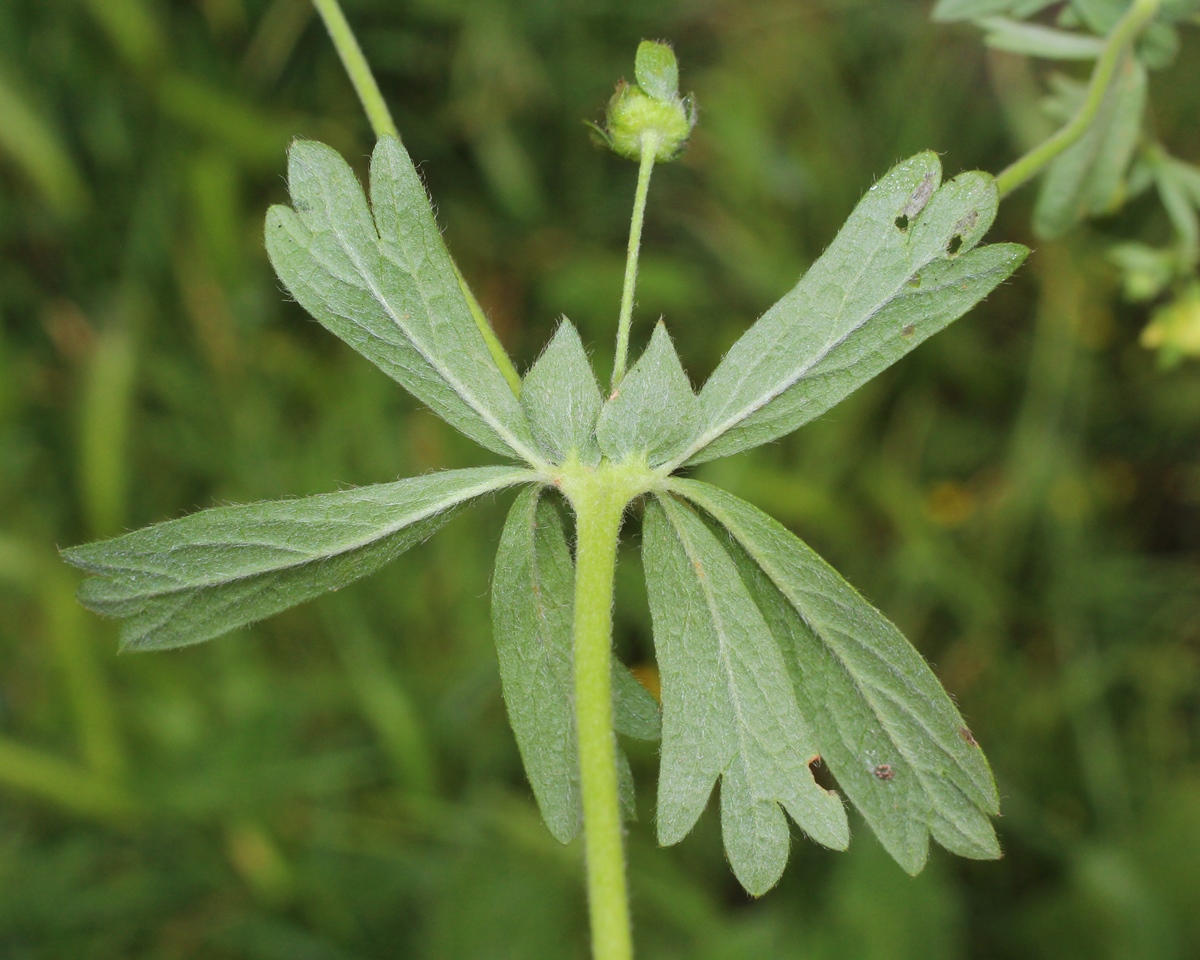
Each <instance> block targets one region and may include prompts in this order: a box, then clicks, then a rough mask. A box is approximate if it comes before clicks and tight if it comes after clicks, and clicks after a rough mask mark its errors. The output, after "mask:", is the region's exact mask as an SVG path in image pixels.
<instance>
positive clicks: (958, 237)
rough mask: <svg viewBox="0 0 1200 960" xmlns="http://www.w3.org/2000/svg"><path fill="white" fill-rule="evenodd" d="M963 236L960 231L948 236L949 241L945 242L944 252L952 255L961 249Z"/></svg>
mask: <svg viewBox="0 0 1200 960" xmlns="http://www.w3.org/2000/svg"><path fill="white" fill-rule="evenodd" d="M962 245H963V238H962V234H961V233H956V234H955V235H954V236H952V237H951V238H950V242H949V243H948V244H946V254H947V255H948V256H951V257H953V256H954V255H956V254H957V253H958V251H959V250H961V249H962Z"/></svg>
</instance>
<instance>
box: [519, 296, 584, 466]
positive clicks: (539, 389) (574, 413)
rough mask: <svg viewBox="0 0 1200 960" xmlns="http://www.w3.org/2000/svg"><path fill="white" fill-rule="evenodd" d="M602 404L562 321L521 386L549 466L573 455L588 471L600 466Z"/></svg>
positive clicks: (578, 343) (578, 344) (574, 335)
mask: <svg viewBox="0 0 1200 960" xmlns="http://www.w3.org/2000/svg"><path fill="white" fill-rule="evenodd" d="M603 405H604V397H603V396H602V395H601V393H600V385H599V384H597V383H596V375H595V373H593V372H592V364H591V362H590V361H589V360H588V355H587V351H586V350H585V349H584V347H583V341H582V340H580V339H579V333H578V331H576V329H575V326H574V324H572V323H571V321H570V320H567V319H566V318H565V317H564V318H563V321H562V323H561V324H559V327H558V330H557V331H556V332H555V334H554V336H553V337H552V338H551V340H550V343H549V344H548V345H547V347H546V349H545V350H544V351H542V355H541V356H540V357H538V359H537V362H536V363H534V365H533V366H532V367H531V368H530V369H529V372H528V373H527V374H525V379H524V380H523V381H522V383H521V406H522V407H524V409H525V415H526V417H527V418H528V419H529V427H530V429H531V430H532V431H533V437H534V440H536V441H537V444H538V447H539V449H541V451H542V453H543V454H545V456H546V457H547V458H548V459H549V460H550V462H551V463H563V462H565V461H566V460H568V459H569V458H570V456H571V455H572V454H574V455H575V456H576V457H578V458H579V462H580V463H584V464H587V465H588V466H595V465H596V464H597V463H599V462H600V448H599V447H598V446H597V445H596V419H597V418H598V417H599V416H600V408H601V407H602V406H603Z"/></svg>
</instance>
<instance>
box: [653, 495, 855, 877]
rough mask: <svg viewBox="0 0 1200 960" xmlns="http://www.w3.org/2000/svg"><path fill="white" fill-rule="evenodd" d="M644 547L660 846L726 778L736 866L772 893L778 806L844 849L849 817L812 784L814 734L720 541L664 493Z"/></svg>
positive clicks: (685, 826)
mask: <svg viewBox="0 0 1200 960" xmlns="http://www.w3.org/2000/svg"><path fill="white" fill-rule="evenodd" d="M642 551H643V555H644V562H645V569H646V586H647V590H648V593H649V597H650V612H651V615H652V617H653V620H654V645H655V649H656V651H657V653H658V665H659V672H660V674H661V677H662V702H663V720H662V723H663V733H662V766H661V770H660V772H659V784H658V812H657V817H658V837H659V842H660V843H663V844H671V843H675V842H677V841H678V840H680V839H682V838H683V837H684V835H686V834H687V832H688V831H689V830H690V829H691V828H692V825H693V824H694V823H695V822H696V818H697V817H699V815H700V813H701V811H702V810H703V809H704V807H705V805H706V804H707V803H708V798H709V795H710V794H711V792H712V788H713V784H714V782H715V781H716V779H717V778H718V777H720V778H721V828H722V835H723V837H724V841H725V851H726V854H727V855H728V857H729V862H730V864H731V866H732V867H733V871H734V874H735V875H736V876H737V878H738V880H739V881H740V882H741V884H742V886H744V887H745V888H746V889H747V890H748V891H749V892H750V893H752V894H755V895H757V894H762V893H765V892H766V891H767V890H769V889H770V888H771V887H772V886H773V885H774V884H775V882H776V881H777V880H778V879H779V877H780V875H781V874H782V873H783V868H784V866H785V865H786V863H787V856H788V844H789V830H788V824H787V818H786V817H785V816H784V814H783V811H782V810H780V805H782V806H783V807H784V809H786V810H787V812H788V813H789V814H791V816H792V818H793V819H794V820H795V821H796V823H797V824H799V826H800V827H801V829H802V830H804V832H805V833H807V834H808V835H809V836H810V837H812V838H813V839H814V840H816V841H817V842H818V843H821V844H824V845H825V846H827V847H832V848H834V849H838V850H841V849H845V847H846V845H847V844H848V843H849V840H850V834H849V828H848V826H847V822H846V811H845V810H844V809H843V807H842V802H841V800H840V799H839V798H838V796H837V795H836V794H835V793H831V792H829V791H826V790H824V789H822V788H821V787H820V786H818V785H817V783H816V782H815V781H814V780H813V775H812V771H811V770H810V769H809V763H810V762H812V761H813V760H814V759H816V757H817V752H818V751H817V748H816V738H815V736H814V733H813V731H812V730H811V728H810V727H809V725H808V723H807V722H806V720H805V718H804V716H803V715H802V713H801V711H800V707H799V705H798V703H797V700H796V693H795V690H794V689H793V685H792V681H791V678H790V676H789V675H788V671H787V667H786V665H785V663H784V659H783V654H782V652H781V650H780V647H779V644H778V643H777V641H776V639H775V638H774V637H773V636H772V635H771V631H770V629H769V627H768V625H767V622H766V621H765V620H764V619H763V615H762V614H761V613H760V612H759V610H758V607H757V606H756V605H755V603H754V600H753V598H752V597H751V596H750V593H749V591H748V590H747V588H746V585H745V584H744V583H743V582H742V579H741V577H740V576H739V574H738V570H737V568H736V567H735V566H734V563H733V560H732V559H731V558H730V556H729V554H728V552H727V551H726V550H725V548H724V546H723V545H722V544H721V542H720V541H719V540H718V539H717V538H716V537H715V536H714V535H713V533H712V532H711V531H710V530H709V529H708V527H706V526H705V524H704V523H703V522H702V521H701V519H700V518H699V517H698V516H697V515H696V514H695V513H694V512H693V511H692V509H691V508H690V507H688V506H686V505H685V504H683V503H682V502H680V501H678V500H676V499H675V498H674V497H672V496H670V495H664V496H662V497H660V498H658V499H656V500H653V501H651V502H649V503H648V504H647V505H646V519H645V526H644V528H643V534H642Z"/></svg>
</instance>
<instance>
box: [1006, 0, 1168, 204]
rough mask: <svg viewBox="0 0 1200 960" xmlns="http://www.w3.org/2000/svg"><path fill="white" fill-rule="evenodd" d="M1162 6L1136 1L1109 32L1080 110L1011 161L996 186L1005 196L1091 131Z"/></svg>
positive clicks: (1158, 2)
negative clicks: (1129, 56) (1121, 71)
mask: <svg viewBox="0 0 1200 960" xmlns="http://www.w3.org/2000/svg"><path fill="white" fill-rule="evenodd" d="M1160 5H1161V0H1134V2H1133V5H1132V6H1131V7H1130V8H1129V9H1128V10H1127V11H1126V13H1125V15H1124V16H1123V17H1122V18H1121V19H1120V20H1118V21H1117V24H1116V26H1114V27H1113V29H1112V32H1111V33H1110V34H1109V35H1108V39H1107V41H1106V42H1105V45H1104V52H1103V53H1101V54H1100V58H1099V59H1098V60H1097V61H1096V67H1095V69H1094V70H1092V78H1091V80H1089V81H1088V88H1087V95H1086V96H1085V97H1084V101H1083V105H1082V106H1081V107H1080V108H1079V111H1078V112H1077V113H1076V114H1075V116H1073V117H1072V118H1071V120H1070V122H1068V123H1067V125H1066V126H1064V127H1062V128H1061V129H1060V130H1059V131H1058V132H1057V133H1056V134H1054V136H1052V137H1050V138H1049V139H1048V140H1044V141H1042V142H1041V143H1039V144H1038V145H1037V146H1036V147H1034V148H1033V149H1032V150H1030V151H1029V152H1028V153H1027V154H1025V155H1024V156H1023V157H1021V158H1020V159H1018V160H1015V161H1014V162H1013V163H1011V164H1009V165H1008V166H1007V167H1005V168H1004V170H1002V171H1001V172H1000V174H999V175H998V176H997V177H996V189H997V190H998V191H999V192H1000V196H1001V197H1002V198H1003V197H1006V196H1008V195H1009V194H1010V193H1012V192H1013V191H1014V190H1016V189H1017V188H1018V187H1020V186H1022V185H1023V184H1025V183H1027V182H1028V181H1029V180H1032V179H1033V178H1034V177H1036V176H1037V175H1038V174H1039V173H1041V172H1042V170H1043V169H1044V168H1045V167H1046V166H1048V165H1049V163H1050V162H1051V161H1052V160H1053V159H1054V158H1055V157H1057V156H1058V155H1059V154H1060V153H1062V152H1063V151H1064V150H1066V149H1067V148H1068V147H1070V146H1071V145H1072V144H1074V143H1076V142H1077V141H1078V140H1079V138H1080V137H1082V136H1083V135H1084V134H1085V133H1086V132H1087V130H1088V127H1090V126H1091V124H1092V121H1094V120H1095V119H1096V115H1097V114H1098V113H1099V112H1100V107H1101V106H1102V105H1103V103H1104V98H1105V96H1106V95H1107V94H1108V89H1109V87H1110V86H1111V85H1112V81H1113V78H1114V77H1115V76H1116V73H1117V69H1118V68H1119V67H1120V66H1121V63H1122V61H1123V60H1124V58H1125V55H1126V53H1127V52H1128V50H1129V47H1130V46H1131V45H1132V44H1133V42H1134V41H1135V40H1137V38H1138V36H1139V35H1140V34H1141V32H1142V30H1143V29H1144V28H1145V27H1146V25H1147V24H1148V23H1149V22H1150V21H1151V20H1152V19H1154V16H1155V15H1156V14H1157V13H1158V8H1159V6H1160Z"/></svg>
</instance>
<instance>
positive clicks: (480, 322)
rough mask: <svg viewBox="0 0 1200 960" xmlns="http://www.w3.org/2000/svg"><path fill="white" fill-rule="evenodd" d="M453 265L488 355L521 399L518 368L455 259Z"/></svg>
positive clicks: (459, 286)
mask: <svg viewBox="0 0 1200 960" xmlns="http://www.w3.org/2000/svg"><path fill="white" fill-rule="evenodd" d="M451 263H453V264H454V275H455V276H456V277H458V289H460V290H461V291H462V293H463V296H464V297H466V298H467V306H468V307H469V308H470V310H471V317H472V318H473V319H474V320H475V326H477V327H478V328H479V332H480V333H482V334H483V340H484V343H486V344H487V348H488V353H490V354H491V355H492V359H493V360H495V361H496V366H498V367H499V368H500V372H501V373H502V374H504V379H505V380H507V381H508V385H509V387H510V388H511V389H512V392H513V393H514V394H516V396H518V397H519V396H520V395H521V375H520V374H519V373H517V368H516V367H514V366H513V362H512V359H511V358H510V357H509V355H508V351H507V350H505V349H504V344H502V343H501V342H500V338H499V337H498V336H496V331H495V330H493V329H492V323H491V321H490V320H488V318H487V314H486V313H484V312H483V307H481V306H480V305H479V301H478V300H476V299H475V294H473V293H472V292H471V288H470V286H468V285H467V278H466V277H464V276H463V275H462V271H461V270H459V269H458V264H457V263H456V262H454V260H453V259H451Z"/></svg>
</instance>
